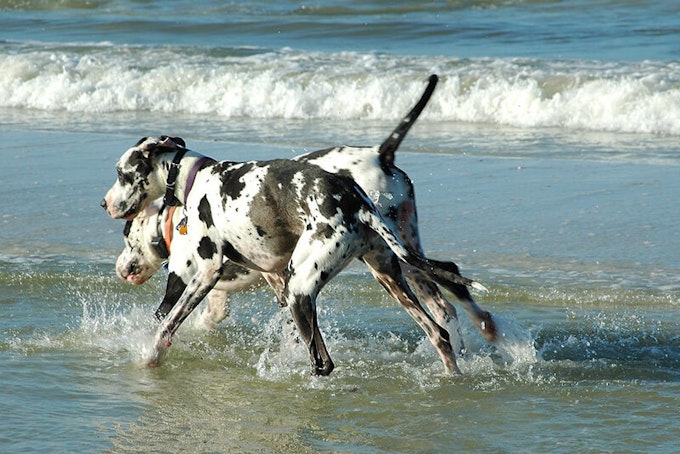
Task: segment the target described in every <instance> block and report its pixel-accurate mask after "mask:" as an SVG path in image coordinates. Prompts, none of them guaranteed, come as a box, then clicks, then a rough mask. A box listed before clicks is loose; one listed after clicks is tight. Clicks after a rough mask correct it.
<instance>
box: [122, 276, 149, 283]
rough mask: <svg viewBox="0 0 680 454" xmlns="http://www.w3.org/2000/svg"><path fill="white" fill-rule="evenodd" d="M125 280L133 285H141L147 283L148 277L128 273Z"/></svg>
mask: <svg viewBox="0 0 680 454" xmlns="http://www.w3.org/2000/svg"><path fill="white" fill-rule="evenodd" d="M125 280H126V281H127V282H129V283H130V284H133V285H141V284H143V283H145V282H146V281H147V280H148V278H147V277H146V276H144V275H142V274H128V275H127V276H125Z"/></svg>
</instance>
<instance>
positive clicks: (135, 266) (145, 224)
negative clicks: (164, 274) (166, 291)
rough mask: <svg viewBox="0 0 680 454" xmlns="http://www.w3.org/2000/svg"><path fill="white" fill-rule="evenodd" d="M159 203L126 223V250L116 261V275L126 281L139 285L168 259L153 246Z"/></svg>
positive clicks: (155, 203)
mask: <svg viewBox="0 0 680 454" xmlns="http://www.w3.org/2000/svg"><path fill="white" fill-rule="evenodd" d="M161 206H162V204H161V203H159V202H154V203H153V204H151V205H150V206H149V207H148V208H147V209H146V210H144V211H143V212H142V213H140V214H139V216H137V217H135V218H134V219H133V220H131V221H127V222H126V223H125V229H124V230H123V237H124V241H125V248H124V249H123V252H121V253H120V255H119V256H118V259H117V260H116V274H117V275H118V277H119V278H121V279H123V280H124V281H127V282H130V283H131V284H135V285H139V284H143V283H144V282H146V281H147V280H148V279H149V278H150V277H151V276H153V275H154V273H156V271H158V270H159V269H160V268H161V266H162V265H163V262H164V261H165V259H166V258H167V257H161V256H159V255H158V254H157V253H156V252H155V250H154V249H153V246H152V244H151V243H152V241H153V239H154V236H155V235H156V234H157V231H158V228H157V225H158V216H159V211H160V207H161Z"/></svg>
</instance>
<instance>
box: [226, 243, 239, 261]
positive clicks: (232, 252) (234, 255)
mask: <svg viewBox="0 0 680 454" xmlns="http://www.w3.org/2000/svg"><path fill="white" fill-rule="evenodd" d="M222 253H223V254H224V255H225V256H226V257H227V258H228V259H229V260H231V261H234V262H237V263H243V256H242V255H241V253H240V252H239V251H237V250H236V248H235V247H234V245H233V244H231V243H230V242H229V241H225V242H224V244H222Z"/></svg>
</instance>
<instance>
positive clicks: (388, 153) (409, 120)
mask: <svg viewBox="0 0 680 454" xmlns="http://www.w3.org/2000/svg"><path fill="white" fill-rule="evenodd" d="M438 81H439V77H437V75H436V74H432V75H431V76H430V78H429V83H428V84H427V87H426V88H425V91H424V92H423V95H422V96H421V97H420V101H418V103H417V104H416V105H415V106H413V109H411V111H410V112H409V113H408V114H407V115H406V116H405V117H404V118H403V119H402V120H401V123H399V126H397V127H396V128H395V130H394V131H392V134H390V136H389V137H388V138H387V139H385V141H384V142H383V143H382V144H381V145H380V149H379V152H380V163H381V164H382V165H383V166H386V165H392V164H394V152H395V151H397V148H399V145H400V144H401V141H402V140H404V137H406V133H408V131H409V129H411V126H413V124H414V123H415V122H416V120H417V119H418V117H419V116H420V113H421V112H422V111H423V109H424V108H425V106H426V105H427V102H428V101H429V100H430V97H431V96H432V92H434V88H435V87H436V86H437V82H438Z"/></svg>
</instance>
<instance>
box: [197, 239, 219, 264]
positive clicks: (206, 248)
mask: <svg viewBox="0 0 680 454" xmlns="http://www.w3.org/2000/svg"><path fill="white" fill-rule="evenodd" d="M216 253H217V246H216V245H215V243H214V242H213V241H212V240H211V239H210V237H207V236H204V237H203V238H201V241H200V242H199V244H198V255H199V256H201V258H204V259H209V258H211V257H212V256H213V255H215V254H216Z"/></svg>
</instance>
